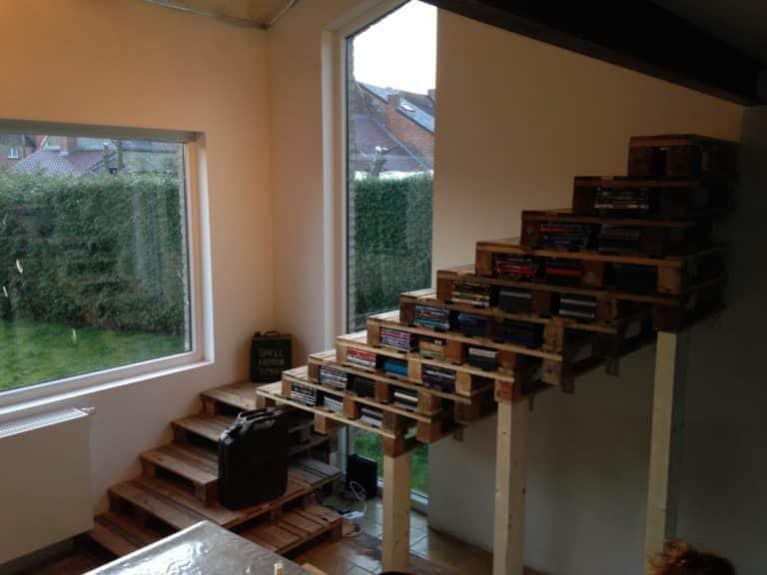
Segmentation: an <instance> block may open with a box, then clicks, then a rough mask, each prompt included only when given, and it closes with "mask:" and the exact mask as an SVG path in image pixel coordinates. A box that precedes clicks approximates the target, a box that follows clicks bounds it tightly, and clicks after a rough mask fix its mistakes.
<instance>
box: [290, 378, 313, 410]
mask: <svg viewBox="0 0 767 575" xmlns="http://www.w3.org/2000/svg"><path fill="white" fill-rule="evenodd" d="M290 399H292V400H293V401H297V402H298V403H303V404H304V405H308V406H309V407H316V406H317V390H316V389H313V388H311V387H304V386H303V385H299V384H297V383H291V384H290Z"/></svg>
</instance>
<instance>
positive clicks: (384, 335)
mask: <svg viewBox="0 0 767 575" xmlns="http://www.w3.org/2000/svg"><path fill="white" fill-rule="evenodd" d="M381 345H384V346H386V347H391V348H393V349H398V350H400V351H413V350H414V349H416V348H417V347H418V337H417V336H416V335H415V334H413V333H408V332H406V331H402V330H399V329H392V328H390V327H382V328H381Z"/></svg>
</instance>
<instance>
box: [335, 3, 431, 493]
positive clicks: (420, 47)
mask: <svg viewBox="0 0 767 575" xmlns="http://www.w3.org/2000/svg"><path fill="white" fill-rule="evenodd" d="M436 34H437V10H436V8H434V7H433V6H430V5H428V4H424V3H422V2H416V1H412V2H408V3H406V4H404V5H403V6H402V7H400V8H399V9H397V10H395V11H393V12H391V13H390V14H388V15H387V16H385V17H384V18H382V19H380V20H378V21H377V22H375V23H373V24H372V25H371V26H369V27H368V28H366V29H364V30H362V31H360V32H358V33H357V34H355V35H353V36H351V37H350V38H348V40H347V43H346V52H347V74H346V76H347V82H346V102H347V110H346V114H347V116H346V125H347V178H346V179H347V182H348V185H347V190H346V205H347V218H346V221H347V230H346V246H347V262H346V272H347V303H346V312H347V314H346V315H347V328H348V330H349V331H356V330H361V329H364V328H365V321H366V318H367V317H368V316H369V315H371V314H374V313H379V312H383V311H388V310H392V309H396V308H397V306H398V301H399V294H400V293H402V292H404V291H410V290H415V289H423V288H427V287H429V286H430V285H431V257H432V252H431V247H432V246H431V243H432V194H433V174H434V135H435V129H436V125H435V112H436V106H437V94H436V91H435V77H436V47H437V43H436ZM351 444H352V449H353V450H356V452H357V453H358V454H360V455H364V456H367V457H370V458H373V459H376V460H377V461H378V462H379V466H378V468H379V473H383V463H382V461H383V458H382V454H381V441H380V438H379V437H378V436H375V435H371V434H366V433H363V432H360V431H357V430H354V431H352V441H351ZM412 488H413V489H414V490H415V491H418V492H421V493H426V492H427V491H428V449H427V447H426V446H425V445H421V446H419V447H418V448H417V449H416V450H415V451H414V452H413V462H412Z"/></svg>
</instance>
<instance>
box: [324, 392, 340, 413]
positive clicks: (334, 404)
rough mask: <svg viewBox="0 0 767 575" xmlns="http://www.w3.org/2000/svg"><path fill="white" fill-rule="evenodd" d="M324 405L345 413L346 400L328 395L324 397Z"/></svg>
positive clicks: (331, 409)
mask: <svg viewBox="0 0 767 575" xmlns="http://www.w3.org/2000/svg"><path fill="white" fill-rule="evenodd" d="M322 406H323V407H326V408H328V409H329V410H330V411H333V412H335V413H343V411H344V402H343V401H341V400H340V399H338V398H335V397H331V396H330V395H326V396H325V397H323V398H322Z"/></svg>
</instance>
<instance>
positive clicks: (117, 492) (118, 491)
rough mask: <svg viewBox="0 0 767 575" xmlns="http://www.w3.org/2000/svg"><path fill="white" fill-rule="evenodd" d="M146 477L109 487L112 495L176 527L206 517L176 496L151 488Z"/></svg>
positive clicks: (181, 527) (179, 527)
mask: <svg viewBox="0 0 767 575" xmlns="http://www.w3.org/2000/svg"><path fill="white" fill-rule="evenodd" d="M148 481H149V480H146V479H133V480H131V481H126V482H125V483H120V484H118V485H115V486H113V487H112V488H110V490H109V492H110V493H111V494H112V495H113V496H117V497H120V498H121V499H124V500H126V501H128V502H129V503H131V504H133V505H135V506H136V507H139V508H141V509H143V510H144V511H146V512H147V513H149V514H151V515H154V516H155V517H157V518H158V519H160V520H161V521H164V522H165V523H167V524H168V525H170V526H172V527H175V528H176V529H186V528H187V527H191V526H192V525H194V524H195V523H197V522H199V521H202V520H204V519H207V518H208V517H206V516H205V515H202V514H201V513H198V512H197V511H196V510H195V509H194V508H193V507H190V506H188V505H185V504H183V503H181V502H180V501H179V500H178V499H177V498H174V497H168V496H167V495H166V494H163V493H162V492H161V491H159V490H156V489H154V488H153V486H152V485H151V484H149V483H148Z"/></svg>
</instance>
